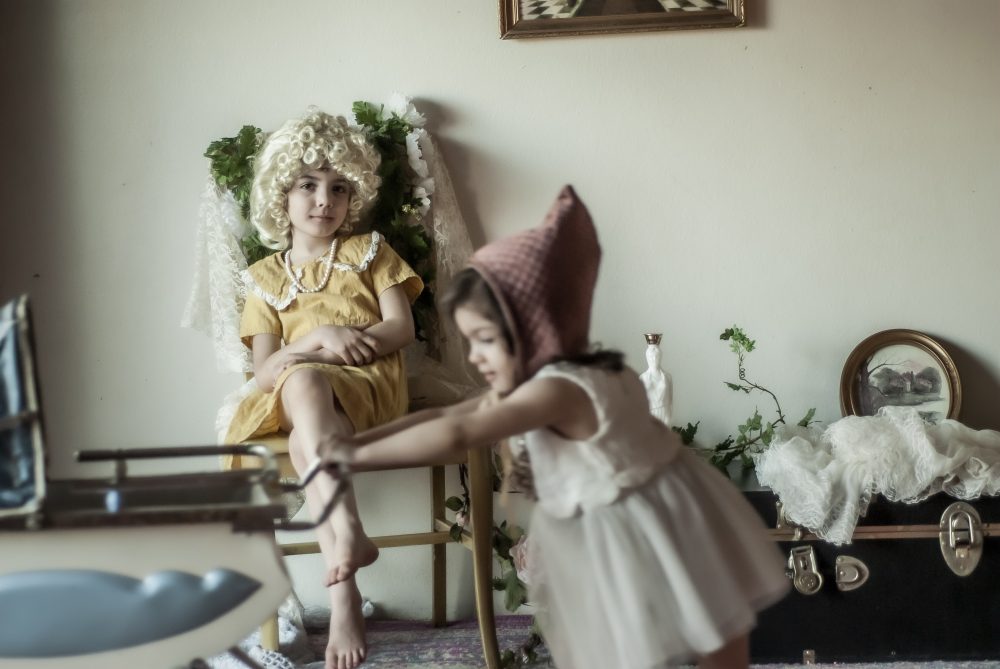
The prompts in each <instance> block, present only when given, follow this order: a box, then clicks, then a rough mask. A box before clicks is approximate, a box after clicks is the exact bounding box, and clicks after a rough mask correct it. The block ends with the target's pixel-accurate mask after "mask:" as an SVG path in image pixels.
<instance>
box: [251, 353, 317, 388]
mask: <svg viewBox="0 0 1000 669" xmlns="http://www.w3.org/2000/svg"><path fill="white" fill-rule="evenodd" d="M308 355H309V354H307V353H293V352H290V351H289V350H288V349H287V348H281V349H278V350H277V351H275V352H274V353H272V354H271V355H270V356H268V358H267V360H265V361H264V364H263V365H261V368H260V369H259V370H258V371H257V373H256V375H255V376H256V377H257V382H258V383H260V382H261V381H262V380H267V381H268V384H267V386H268V387H267V388H264V389H265V390H267V391H271V390H273V389H274V382H275V381H277V380H278V377H279V376H281V373H282V372H283V371H285V370H286V369H288V368H289V367H291V366H292V365H297V364H298V363H300V362H308V360H307V359H306V358H307V357H308ZM261 385H262V388H263V384H261Z"/></svg>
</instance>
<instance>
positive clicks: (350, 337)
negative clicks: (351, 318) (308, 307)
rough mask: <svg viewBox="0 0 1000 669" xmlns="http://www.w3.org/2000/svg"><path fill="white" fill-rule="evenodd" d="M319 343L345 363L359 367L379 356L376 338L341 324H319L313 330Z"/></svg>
mask: <svg viewBox="0 0 1000 669" xmlns="http://www.w3.org/2000/svg"><path fill="white" fill-rule="evenodd" d="M315 336H316V337H317V340H318V342H319V345H320V346H321V347H322V348H324V349H326V350H327V351H329V352H331V353H333V354H334V355H336V356H338V357H339V358H340V359H341V360H343V361H344V363H345V364H348V365H353V366H355V367H360V366H361V365H367V364H368V363H370V362H373V361H374V360H375V359H376V358H377V357H378V356H379V342H378V340H377V339H376V338H375V337H373V336H371V335H370V334H367V333H365V332H363V331H361V330H356V329H355V328H350V327H345V326H342V325H321V326H319V327H318V328H316V330H315Z"/></svg>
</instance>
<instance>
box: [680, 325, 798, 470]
mask: <svg viewBox="0 0 1000 669" xmlns="http://www.w3.org/2000/svg"><path fill="white" fill-rule="evenodd" d="M719 339H721V340H722V341H728V342H729V349H730V350H731V351H732V352H733V353H734V354H736V373H737V379H738V380H737V381H724V383H725V385H726V387H727V388H729V389H730V390H732V391H734V392H738V393H744V394H746V395H749V394H751V393H761V394H763V395H765V396H767V397H769V398H770V399H771V401H773V402H774V416H773V418H771V419H768V418H765V416H764V415H762V414H761V413H760V410H759V408H757V407H754V411H753V413H752V414H751V415H750V417H749V418H747V419H746V420H745V421H744V422H743V423H741V424H740V425H738V426H737V428H736V435H735V436H734V435H732V434H730V435H729V436H728V437H726V438H725V439H724V440H722V441H721V442H719V443H718V444H716V445H715V446H714V447H713V449H712V455H711V456H710V457H709V462H711V463H712V464H713V465H715V466H716V467H717V468H718V469H720V470H721V471H722V472H723V473H725V474H726V475H727V476H728V475H729V466H730V464H731V463H732V462H733V461H734V460H737V459H739V461H740V464H741V466H742V470H743V471H744V472H746V471H748V470H751V469H753V467H754V463H753V455H754V454H756V453H760V452H762V451H763V450H764V449H766V448H767V447H768V446H770V445H771V442H772V441H773V440H774V432H775V428H777V427H778V426H779V425H784V424H785V422H786V417H785V413H784V411H783V410H782V408H781V403H780V402H778V398H777V396H776V395H775V394H774V393H773V392H772V391H770V390H769V389H767V388H765V387H764V386H762V385H760V384H759V383H757V382H755V381H751V380H750V379H749V378H748V377H747V371H746V366H745V362H746V356H747V355H749V354H750V353H751V352H753V350H754V349H755V348H756V346H757V342H756V341H754V340H753V339H751V338H750V337H749V336H748V335H747V334H746V332H744V331H743V329H742V328H740V327H738V326H736V325H734V326H733V327H731V328H726V329H725V330H723V331H722V334H720V335H719ZM815 415H816V409H815V408H810V409H809V410H808V411H807V412H806V414H805V416H803V418H802V419H801V420H800V421H799V422H798V425H801V426H802V427H805V426H807V425H809V424H810V423H812V422H813V416H815ZM700 422H701V421H698V422H696V423H693V424H692V423H688V424H687V425H686V426H684V427H683V428H682V427H677V426H675V427H674V428H673V429H674V431H675V432H677V433H678V434H680V436H681V441H682V442H683V443H684V444H688V445H690V444H691V443H693V442H694V437H695V434H696V433H697V432H698V425H699V424H700Z"/></svg>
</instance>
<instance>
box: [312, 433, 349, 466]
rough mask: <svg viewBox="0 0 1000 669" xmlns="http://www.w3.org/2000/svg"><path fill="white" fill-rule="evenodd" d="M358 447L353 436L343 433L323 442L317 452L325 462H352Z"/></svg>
mask: <svg viewBox="0 0 1000 669" xmlns="http://www.w3.org/2000/svg"><path fill="white" fill-rule="evenodd" d="M356 449H357V442H356V441H355V439H354V437H353V436H347V435H341V436H339V437H336V438H334V439H330V440H327V441H324V442H323V443H321V444H320V445H319V448H318V449H317V453H316V454H317V455H318V456H319V458H320V460H322V461H323V462H324V463H327V462H333V463H344V464H350V463H351V462H353V461H354V451H355V450H356Z"/></svg>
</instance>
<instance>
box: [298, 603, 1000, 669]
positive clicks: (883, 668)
mask: <svg viewBox="0 0 1000 669" xmlns="http://www.w3.org/2000/svg"><path fill="white" fill-rule="evenodd" d="M496 622H497V641H498V643H499V644H500V648H501V650H503V649H511V650H514V649H516V648H517V647H518V646H520V645H521V644H522V643H524V642H525V641H526V640H527V638H528V634H529V632H530V628H531V616H497V619H496ZM367 625H368V643H369V654H368V661H367V662H365V664H364V667H365V668H369V667H371V668H375V667H392V668H393V669H400V668H402V667H407V668H414V669H481V668H482V667H483V666H485V665H484V663H483V655H482V647H481V646H480V643H479V628H478V627H477V626H476V622H475V621H463V622H457V623H452V624H450V625H448V626H447V627H439V628H435V627H431V626H430V625H429V624H427V623H420V622H411V621H402V620H398V621H397V620H369V621H367ZM308 632H309V645H310V647H311V648H312V649H313V652H315V653H316V657H317V658H322V656H323V651H324V649H325V648H326V630H309V631H308ZM538 651H539V653H538V660H537V661H536V662H535V663H533V664H532V665H530V666H531V667H533V668H534V667H537V668H538V669H549V668H552V667H554V665H553V664H552V663H551V658H550V657H549V655H548V653H547V651H546V650H545V647H544V646H542V647H540V648H539V649H538ZM802 666H803V665H802V664H767V665H753V667H755V668H756V669H802ZM811 666H813V667H815V669H1000V661H988V662H885V663H866V664H815V665H811ZM302 667H303V669H323V662H322V661H321V660H318V661H316V662H312V663H308V664H305V665H302Z"/></svg>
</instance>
